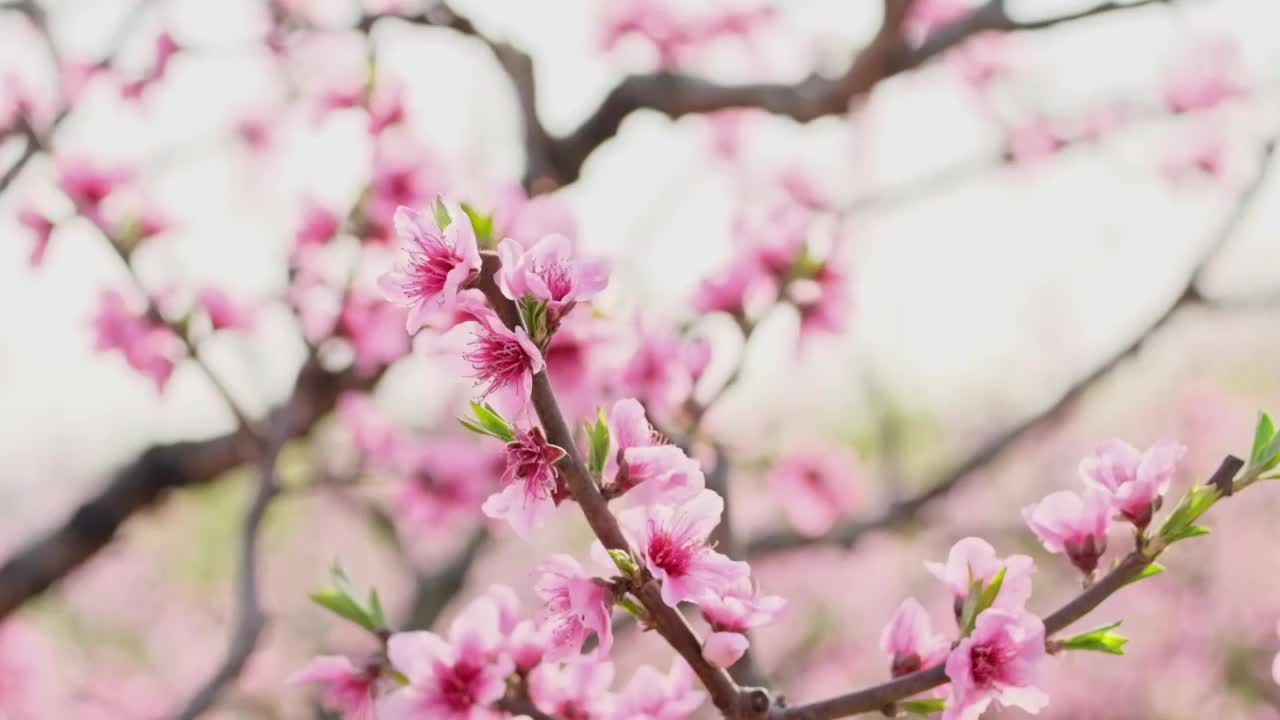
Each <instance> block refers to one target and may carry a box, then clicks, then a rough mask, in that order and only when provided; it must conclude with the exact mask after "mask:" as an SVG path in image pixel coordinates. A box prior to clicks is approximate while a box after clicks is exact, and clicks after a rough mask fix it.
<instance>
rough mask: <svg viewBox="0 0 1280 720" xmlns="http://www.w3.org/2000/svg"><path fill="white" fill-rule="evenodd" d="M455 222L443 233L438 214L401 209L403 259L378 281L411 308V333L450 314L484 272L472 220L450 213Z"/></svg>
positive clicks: (408, 325) (393, 299)
mask: <svg viewBox="0 0 1280 720" xmlns="http://www.w3.org/2000/svg"><path fill="white" fill-rule="evenodd" d="M449 216H450V218H451V222H450V223H449V224H448V226H447V227H445V228H443V229H441V228H440V227H439V225H438V224H437V223H436V220H435V216H434V214H427V213H420V212H418V211H416V210H411V209H409V208H407V207H403V206H402V207H399V208H396V213H395V225H396V235H397V236H398V237H399V238H400V242H401V255H400V257H399V259H398V261H397V263H396V267H395V269H394V270H392V271H391V272H388V273H387V274H385V275H383V276H382V277H381V278H379V279H378V286H379V287H381V288H382V292H383V295H385V296H386V298H387V299H388V300H390V301H391V302H393V303H395V304H396V305H399V306H400V307H404V308H408V309H409V316H408V318H406V320H405V329H406V330H408V331H409V333H411V334H412V333H415V332H417V331H418V330H419V329H420V328H421V327H422V326H423V325H424V324H425V323H426V318H427V316H428V315H429V314H430V313H431V312H432V311H435V310H441V309H446V310H447V309H449V308H452V307H453V305H454V304H455V303H456V302H457V297H458V291H459V290H461V289H462V288H463V287H464V286H465V285H466V284H467V283H469V282H471V280H473V279H474V278H475V277H476V275H478V274H479V273H480V250H479V248H478V247H477V246H476V234H475V230H473V229H472V227H471V219H470V218H468V217H467V215H466V213H464V212H462V211H461V210H456V211H455V210H454V209H450V210H449Z"/></svg>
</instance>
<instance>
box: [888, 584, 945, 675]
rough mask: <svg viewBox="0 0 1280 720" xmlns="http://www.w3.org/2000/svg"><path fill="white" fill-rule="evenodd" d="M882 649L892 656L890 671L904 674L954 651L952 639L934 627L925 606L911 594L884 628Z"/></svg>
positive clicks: (942, 658)
mask: <svg viewBox="0 0 1280 720" xmlns="http://www.w3.org/2000/svg"><path fill="white" fill-rule="evenodd" d="M880 649H881V650H883V651H884V652H885V654H886V655H888V656H889V661H890V672H891V673H892V674H893V676H894V677H900V676H902V675H910V674H911V673H913V672H915V671H917V670H923V669H925V668H931V667H933V666H934V665H937V664H939V663H941V662H942V661H943V660H945V659H946V657H947V653H948V652H950V651H951V643H950V642H949V641H948V640H947V639H946V638H945V637H943V636H942V635H940V634H938V633H936V632H934V631H933V624H932V623H930V622H929V613H928V612H927V611H926V610H925V609H924V607H923V606H922V605H921V604H920V603H918V602H916V600H915V598H907V599H906V600H903V601H902V604H901V605H899V606H898V609H897V610H895V611H894V612H893V617H892V618H891V619H890V620H889V624H888V625H886V626H885V628H884V630H883V631H881V633H880Z"/></svg>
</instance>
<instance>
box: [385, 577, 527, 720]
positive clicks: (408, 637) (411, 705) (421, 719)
mask: <svg viewBox="0 0 1280 720" xmlns="http://www.w3.org/2000/svg"><path fill="white" fill-rule="evenodd" d="M501 639H502V638H501V635H500V634H499V632H498V609H497V606H496V605H494V603H493V600H492V599H490V598H488V597H480V598H477V599H476V600H474V601H472V603H471V604H470V605H469V606H468V607H467V609H466V610H464V611H463V612H462V614H461V615H460V616H459V617H458V618H457V619H456V620H454V621H453V624H452V625H451V626H450V627H449V640H448V642H446V641H445V640H444V639H443V638H441V637H440V636H439V635H436V634H435V633H431V632H425V631H423V632H407V633H396V634H395V635H392V636H391V639H390V640H388V641H387V657H388V658H389V659H390V660H391V663H392V664H393V665H394V666H395V668H396V669H397V670H398V671H400V672H401V673H403V674H404V675H405V677H407V678H408V680H409V685H408V686H407V687H405V688H403V689H401V690H398V691H396V692H394V693H392V694H390V695H388V696H386V698H385V699H384V701H383V702H382V704H381V706H380V708H379V710H380V712H381V713H382V714H381V716H380V720H481V719H482V718H489V717H491V714H490V712H491V711H490V709H489V708H490V706H492V705H493V703H495V702H497V701H498V700H500V699H501V698H502V696H503V695H504V694H505V693H506V678H507V675H509V674H510V673H511V671H512V669H513V665H512V663H511V660H510V659H509V658H506V657H502V656H500V654H499V653H498V652H497V651H498V648H499V647H500V644H501Z"/></svg>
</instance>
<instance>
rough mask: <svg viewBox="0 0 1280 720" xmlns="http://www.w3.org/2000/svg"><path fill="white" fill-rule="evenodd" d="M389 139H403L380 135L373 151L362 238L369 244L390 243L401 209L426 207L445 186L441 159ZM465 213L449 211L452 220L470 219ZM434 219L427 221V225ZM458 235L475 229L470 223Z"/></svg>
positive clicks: (420, 149) (387, 134)
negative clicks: (401, 207)
mask: <svg viewBox="0 0 1280 720" xmlns="http://www.w3.org/2000/svg"><path fill="white" fill-rule="evenodd" d="M390 137H403V136H393V135H392V134H390V133H383V134H382V135H379V136H378V138H379V142H378V144H377V145H376V146H375V148H374V154H373V177H372V179H371V181H370V184H369V202H368V204H367V205H366V206H365V217H364V223H363V225H362V227H361V228H360V231H361V237H363V238H364V239H365V240H367V241H369V242H378V243H385V242H389V241H390V239H391V235H392V231H393V226H395V217H396V214H397V212H398V210H399V208H400V206H405V207H410V208H415V207H422V206H424V205H427V204H428V202H430V201H431V199H432V198H435V197H436V196H437V195H439V194H441V193H442V192H443V191H444V189H445V187H446V184H445V174H444V168H443V165H442V163H441V162H440V160H439V159H437V158H436V157H435V156H434V155H432V154H431V153H429V152H427V151H426V150H425V149H424V148H422V147H420V146H417V145H413V144H403V143H400V142H396V143H392V142H388V141H386V140H385V139H384V138H390ZM431 214H434V213H431ZM462 214H463V213H462V212H461V211H460V210H458V209H457V208H454V207H450V208H449V216H450V217H451V218H454V219H458V220H459V221H462V220H464V219H467V218H462V217H460V216H461V215H462ZM431 220H432V219H431V218H427V221H428V222H431ZM457 232H459V233H463V232H465V233H472V227H471V225H470V223H467V225H466V228H465V230H458V231H457ZM446 239H447V237H446ZM411 246H413V244H411ZM477 267H478V265H477Z"/></svg>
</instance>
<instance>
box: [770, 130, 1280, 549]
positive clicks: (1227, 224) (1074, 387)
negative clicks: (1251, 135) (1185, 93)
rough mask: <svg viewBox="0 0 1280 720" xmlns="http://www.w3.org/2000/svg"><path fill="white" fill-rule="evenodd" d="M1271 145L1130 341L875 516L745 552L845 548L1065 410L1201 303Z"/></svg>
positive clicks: (1261, 176) (780, 534)
mask: <svg viewBox="0 0 1280 720" xmlns="http://www.w3.org/2000/svg"><path fill="white" fill-rule="evenodd" d="M1276 145H1277V141H1276V140H1275V139H1274V138H1273V139H1271V140H1270V141H1268V142H1267V143H1265V144H1264V145H1263V147H1262V151H1261V158H1260V165H1259V169H1258V172H1257V173H1255V175H1254V177H1253V178H1252V179H1251V181H1250V182H1249V184H1248V185H1247V186H1246V187H1245V188H1244V189H1243V190H1242V191H1241V193H1240V196H1239V198H1238V199H1237V201H1236V203H1235V206H1234V207H1233V208H1232V210H1231V212H1230V214H1229V215H1228V216H1227V217H1226V219H1225V220H1224V221H1223V223H1222V225H1221V226H1220V227H1219V228H1218V230H1217V231H1216V232H1215V233H1214V235H1213V239H1212V240H1211V241H1210V242H1209V243H1208V244H1207V246H1206V248H1205V250H1204V251H1203V252H1202V253H1201V255H1200V259H1199V261H1198V262H1197V263H1196V264H1195V267H1194V268H1192V270H1191V272H1190V273H1189V274H1188V277H1187V282H1186V283H1185V284H1184V285H1183V287H1182V288H1181V289H1180V290H1179V292H1178V294H1177V296H1176V297H1175V298H1174V300H1173V302H1172V303H1170V304H1169V305H1168V307H1166V308H1165V310H1164V311H1163V312H1162V313H1160V314H1159V315H1158V316H1156V317H1155V318H1154V319H1153V320H1152V321H1151V322H1150V323H1149V324H1147V325H1145V326H1144V327H1143V328H1142V329H1141V330H1140V331H1139V332H1138V334H1137V335H1135V336H1134V338H1133V339H1132V340H1130V341H1129V342H1128V343H1126V344H1125V345H1123V346H1122V347H1120V348H1119V349H1117V350H1116V351H1115V352H1114V353H1113V354H1112V355H1111V356H1110V357H1108V358H1106V359H1105V360H1104V361H1103V362H1102V363H1101V364H1100V365H1098V366H1097V367H1095V368H1094V369H1093V370H1092V371H1091V372H1090V373H1088V374H1087V375H1085V376H1083V377H1081V378H1080V379H1079V380H1076V381H1075V382H1074V383H1072V384H1071V385H1070V386H1068V388H1067V390H1066V391H1065V392H1064V393H1063V394H1062V395H1061V396H1059V398H1058V399H1057V400H1055V401H1054V402H1053V403H1052V404H1051V405H1049V406H1048V407H1046V408H1044V409H1043V410H1041V411H1040V412H1038V413H1035V414H1033V415H1031V416H1030V417H1028V418H1026V419H1024V420H1023V421H1022V422H1020V423H1018V424H1017V425H1015V426H1014V427H1012V428H1009V429H1008V430H1005V431H1004V432H1002V433H1000V434H999V435H997V436H996V437H995V438H993V439H992V440H990V441H988V442H987V443H986V444H985V445H983V446H982V447H981V448H979V449H978V450H977V451H976V452H974V453H973V454H972V455H970V456H969V457H968V458H966V459H965V460H964V461H963V462H961V463H960V464H959V465H957V466H955V467H954V468H952V469H951V470H950V471H949V472H947V473H946V474H945V475H943V476H942V477H941V478H939V479H938V480H936V481H935V482H934V483H933V484H931V485H930V486H929V488H928V489H927V490H925V491H923V492H921V493H919V494H917V495H915V496H913V497H910V498H908V499H906V500H902V501H899V502H895V503H893V504H891V505H889V507H888V508H887V509H885V510H884V511H883V512H882V513H880V514H879V515H877V516H874V517H871V518H867V519H863V520H855V521H852V522H847V523H843V524H841V525H837V526H836V527H835V528H833V529H832V530H831V531H829V532H827V533H826V534H824V535H821V536H818V537H804V536H800V535H797V534H795V533H793V532H790V531H787V530H778V531H774V532H770V533H766V534H764V535H761V536H759V537H756V538H754V539H752V540H750V541H749V542H748V543H747V555H748V556H760V555H766V554H769V553H773V552H780V551H784V550H792V549H796V548H802V547H809V546H812V545H817V544H834V545H840V546H842V547H845V548H849V547H852V546H853V545H854V544H855V543H857V542H858V540H860V539H861V538H862V537H863V536H864V535H867V534H868V533H871V532H875V531H878V530H884V529H888V528H893V527H898V526H901V525H905V524H908V523H910V522H913V521H914V520H915V518H916V516H917V515H918V514H919V512H920V511H921V510H922V509H923V508H924V507H925V506H926V505H928V504H929V503H931V502H933V501H934V500H935V499H937V498H939V497H941V496H942V495H945V494H946V493H948V492H950V491H951V490H953V489H955V488H956V487H957V486H959V485H960V484H962V483H963V482H964V481H965V480H966V479H967V478H969V477H972V476H973V474H974V473H975V472H976V471H977V470H979V469H981V468H983V467H986V466H988V465H990V464H991V463H994V462H997V461H999V460H1000V459H1001V458H1003V457H1005V455H1006V454H1007V453H1008V452H1009V451H1010V450H1011V449H1012V448H1013V447H1014V446H1015V445H1016V444H1017V443H1018V441H1019V440H1021V439H1022V438H1024V437H1026V436H1027V435H1029V434H1031V433H1034V432H1035V431H1038V430H1040V429H1042V428H1045V427H1048V426H1050V425H1052V424H1053V423H1054V422H1056V421H1057V420H1058V419H1059V418H1061V417H1062V416H1063V415H1065V414H1066V413H1067V412H1068V411H1069V410H1070V408H1071V407H1072V406H1073V405H1074V403H1075V402H1076V401H1077V400H1078V399H1079V398H1080V397H1081V396H1082V395H1084V394H1085V392H1087V391H1088V390H1089V389H1090V388H1092V387H1093V386H1095V385H1096V384H1097V383H1098V382H1099V381H1100V380H1102V378H1104V377H1106V376H1107V375H1108V374H1109V373H1110V372H1111V371H1112V370H1114V369H1115V368H1116V367H1118V366H1119V365H1120V364H1122V363H1123V362H1124V361H1125V360H1126V359H1128V358H1129V357H1131V356H1133V355H1135V354H1137V353H1138V351H1140V350H1141V349H1142V347H1143V346H1144V345H1145V344H1146V343H1147V342H1148V341H1149V340H1150V339H1151V338H1152V336H1154V335H1155V334H1157V333H1158V332H1159V331H1160V330H1161V329H1163V328H1164V327H1165V326H1166V325H1168V324H1169V323H1170V321H1172V320H1173V318H1174V317H1175V316H1176V315H1177V314H1178V312H1179V311H1181V310H1182V309H1183V308H1185V307H1187V306H1189V305H1192V304H1196V303H1200V302H1202V300H1203V299H1202V297H1201V295H1200V292H1199V289H1198V288H1199V285H1200V283H1201V281H1202V280H1203V277H1204V274H1205V272H1206V271H1207V270H1208V268H1209V266H1210V265H1211V264H1212V263H1213V261H1214V259H1215V258H1216V257H1218V255H1219V253H1220V251H1221V250H1222V248H1223V247H1224V246H1225V245H1226V244H1227V243H1228V242H1229V241H1230V239H1231V238H1232V237H1233V236H1234V235H1235V232H1236V229H1237V227H1238V226H1239V224H1240V222H1242V221H1243V219H1244V217H1245V215H1246V212H1247V211H1248V209H1249V208H1250V207H1251V205H1252V203H1253V201H1254V199H1255V198H1256V197H1257V194H1258V191H1259V190H1260V189H1261V187H1262V185H1263V183H1264V181H1265V180H1266V178H1267V176H1268V174H1269V173H1270V171H1271V168H1272V160H1273V158H1274V155H1275V151H1276Z"/></svg>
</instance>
